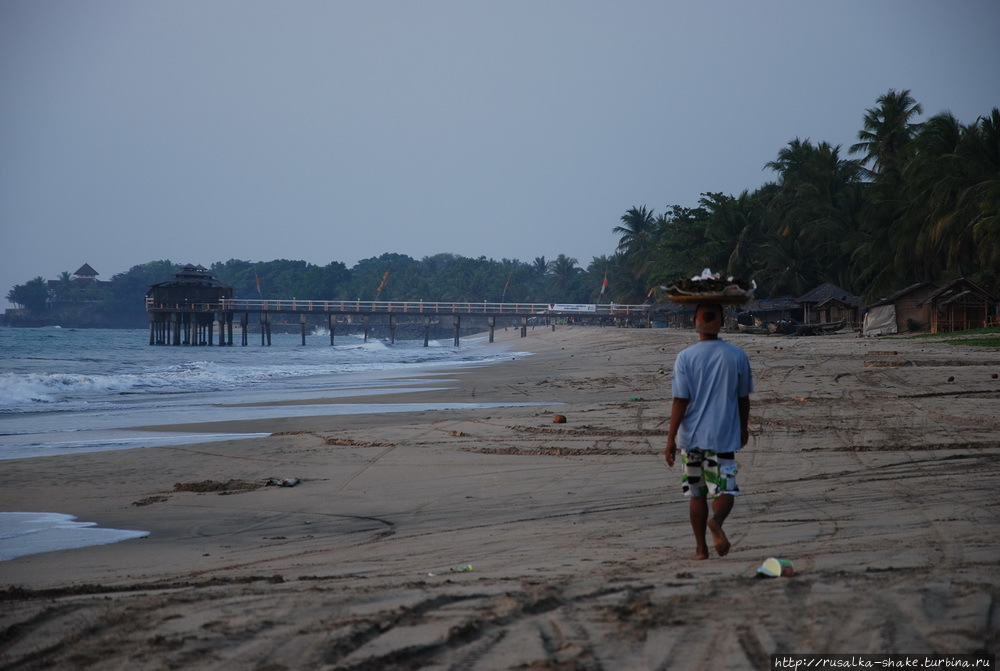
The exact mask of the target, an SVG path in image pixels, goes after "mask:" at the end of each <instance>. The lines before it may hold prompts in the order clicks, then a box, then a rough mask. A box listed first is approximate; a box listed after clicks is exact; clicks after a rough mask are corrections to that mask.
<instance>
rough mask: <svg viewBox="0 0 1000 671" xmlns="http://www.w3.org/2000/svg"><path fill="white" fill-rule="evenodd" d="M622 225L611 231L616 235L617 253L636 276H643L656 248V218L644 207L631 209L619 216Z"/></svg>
mask: <svg viewBox="0 0 1000 671" xmlns="http://www.w3.org/2000/svg"><path fill="white" fill-rule="evenodd" d="M621 222H622V224H621V225H620V226H615V227H614V228H613V229H611V232H612V233H615V234H617V235H618V236H620V237H619V239H618V251H619V252H620V253H622V254H623V255H624V256H625V258H626V260H627V262H628V264H629V267H630V268H631V269H632V270H633V272H636V273H637V274H644V271H645V269H646V267H647V266H648V265H649V263H650V258H651V256H652V254H653V251H654V250H655V248H656V238H657V236H656V231H657V224H656V217H655V216H654V214H653V211H652V210H647V209H646V206H645V205H643V206H641V207H631V208H629V210H628V211H627V212H626V213H625V214H623V215H622V216H621Z"/></svg>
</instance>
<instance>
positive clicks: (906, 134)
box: [850, 89, 923, 178]
mask: <svg viewBox="0 0 1000 671" xmlns="http://www.w3.org/2000/svg"><path fill="white" fill-rule="evenodd" d="M875 102H876V104H877V105H878V106H877V107H873V108H871V109H869V110H867V111H866V112H865V118H864V128H863V129H862V130H860V131H858V142H857V143H855V144H852V145H851V149H850V153H852V154H860V153H863V154H864V159H863V160H864V162H865V163H867V164H869V165H870V168H868V169H866V172H867V173H868V175H869V176H871V177H873V178H877V177H878V176H879V175H882V174H883V173H884V172H885V171H886V170H887V169H890V168H891V169H898V168H899V166H900V164H901V162H902V161H903V160H905V155H906V146H907V145H908V144H909V142H910V140H911V139H913V136H914V134H915V133H916V132H917V130H918V129H919V128H920V124H916V123H911V119H913V117H915V116H917V115H919V114H923V107H921V105H920V103H918V102H917V101H916V100H914V99H913V96H911V95H910V90H909V89H904V90H902V91H898V92H897V91H895V90H893V89H889V92H888V93H886V94H884V95H881V96H879V97H878V98H877V99H876V100H875Z"/></svg>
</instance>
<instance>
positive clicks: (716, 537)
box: [708, 519, 730, 557]
mask: <svg viewBox="0 0 1000 671" xmlns="http://www.w3.org/2000/svg"><path fill="white" fill-rule="evenodd" d="M708 530H709V531H711V532H712V544H713V545H714V546H715V551H716V552H718V553H719V556H720V557H725V556H726V555H727V554H729V547H730V545H729V539H728V538H726V532H725V531H723V530H722V527H721V526H719V523H718V522H716V521H715V520H714V519H711V520H709V521H708Z"/></svg>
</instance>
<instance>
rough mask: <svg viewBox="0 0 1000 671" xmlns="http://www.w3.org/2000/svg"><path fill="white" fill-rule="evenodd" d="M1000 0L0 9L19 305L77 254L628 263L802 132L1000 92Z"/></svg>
mask: <svg viewBox="0 0 1000 671" xmlns="http://www.w3.org/2000/svg"><path fill="white" fill-rule="evenodd" d="M998 73H1000V2H997V1H996V0H957V1H954V2H945V1H944V0H940V1H927V0H882V1H880V0H864V1H861V0H838V1H837V2H809V1H805V0H790V1H783V2H766V1H762V2H746V0H718V1H714V2H713V1H707V2H679V1H678V2H669V1H667V0H650V1H633V0H615V1H614V2H611V1H603V2H593V1H573V2H570V1H555V0H552V1H548V0H527V1H499V0H496V1H493V2H478V1H475V0H460V1H455V2H443V1H439V0H427V1H418V0H411V1H407V2H391V1H357V2H354V1H352V2H345V1H335V0H328V1H324V2H303V1H298V0H289V1H284V2H260V1H255V0H242V1H239V2H230V1H220V0H195V1H190V0H171V1H169V2H167V1H165V0H164V1H159V2H148V1H136V0H127V1H122V2H112V1H107V0H89V1H87V2H82V1H81V2H73V1H69V0H61V1H58V2H53V1H50V0H0V227H2V238H0V250H2V251H0V304H6V301H4V300H3V297H5V296H6V294H7V292H8V291H9V290H10V288H11V287H12V286H13V285H14V284H20V283H23V282H25V281H27V280H29V279H31V278H32V277H35V276H37V275H42V276H43V277H46V278H47V279H54V278H56V277H58V275H59V273H60V272H61V271H64V270H67V271H70V272H72V271H74V270H76V269H77V268H78V267H79V266H80V265H81V264H83V263H84V262H87V263H90V264H91V265H92V266H93V267H94V268H95V269H96V270H97V271H99V272H100V274H101V275H100V278H101V279H105V280H106V279H110V277H111V276H112V275H114V274H115V273H119V272H123V271H125V270H128V268H130V267H131V266H133V265H136V264H140V263H145V262H148V261H154V260H160V259H170V260H171V261H174V262H178V263H183V262H192V263H202V264H204V265H206V266H207V265H208V264H210V263H211V262H213V261H225V260H228V259H230V258H239V259H246V260H251V261H261V260H265V261H266V260H271V259H277V258H286V259H304V260H306V261H309V262H312V263H315V264H319V265H325V264H326V263H329V262H331V261H342V262H344V263H346V264H347V265H348V266H349V267H350V266H352V265H353V264H354V263H355V262H357V261H358V260H359V259H362V258H367V257H370V256H376V255H378V254H381V253H383V252H399V253H402V254H408V255H410V256H413V257H415V258H418V259H419V258H422V257H423V256H426V255H430V254H435V253H439V252H451V253H455V254H461V255H464V256H471V257H478V256H481V255H483V256H487V257H492V258H496V259H501V258H518V259H521V260H522V261H531V260H533V259H534V258H535V257H536V256H545V257H547V258H550V259H551V258H554V257H556V256H557V255H559V254H567V255H568V256H571V257H574V258H576V259H577V260H578V261H579V262H580V264H581V265H583V266H586V265H587V264H588V263H589V262H590V261H591V259H592V258H593V257H594V256H599V255H602V254H611V253H612V252H613V251H614V249H615V246H616V244H617V238H616V237H615V236H614V235H613V234H612V233H611V229H612V228H613V227H614V226H615V225H617V224H618V218H619V217H620V216H621V215H622V214H623V213H624V212H625V211H626V210H627V209H628V208H629V207H632V206H633V205H647V206H648V207H651V208H653V209H655V210H656V211H657V212H661V211H663V210H664V209H665V207H666V206H668V205H673V204H678V205H684V206H688V207H693V206H695V205H697V200H698V197H699V194H700V193H702V192H705V191H721V192H725V193H729V194H738V193H739V192H741V191H743V190H744V189H750V190H753V189H755V188H757V187H758V186H760V185H761V184H762V183H764V182H765V181H767V180H769V179H771V178H772V176H773V175H772V173H770V172H767V171H765V170H764V169H763V167H764V164H765V163H766V162H767V161H770V160H773V159H774V158H775V156H776V155H777V152H778V150H780V149H781V148H782V147H783V146H785V145H786V144H787V143H788V142H789V141H790V140H792V139H794V138H795V137H801V138H811V139H812V140H813V141H817V142H818V141H827V142H830V143H831V144H840V145H842V155H843V156H844V157H847V148H848V147H849V145H850V144H852V143H853V142H854V141H856V134H857V131H858V130H859V129H860V128H861V122H862V117H863V115H864V112H865V110H866V109H868V108H870V107H873V106H874V105H875V99H876V98H877V97H878V96H879V95H881V94H883V93H885V92H886V91H888V90H889V89H890V88H895V89H911V91H912V94H913V96H914V97H915V98H916V99H917V101H918V102H920V103H921V104H922V105H923V106H924V112H925V114H924V117H927V116H930V115H932V114H936V113H938V112H941V111H944V110H950V111H951V112H952V113H954V114H955V115H956V116H957V117H958V118H959V120H961V121H962V122H965V123H969V122H972V121H974V120H975V119H976V117H978V116H980V115H984V114H988V113H989V111H990V110H991V109H992V108H993V107H996V106H1000V74H998Z"/></svg>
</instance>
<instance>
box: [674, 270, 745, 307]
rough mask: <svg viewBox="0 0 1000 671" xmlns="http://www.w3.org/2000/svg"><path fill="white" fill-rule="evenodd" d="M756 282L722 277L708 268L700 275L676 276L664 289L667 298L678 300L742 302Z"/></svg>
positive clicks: (685, 301)
mask: <svg viewBox="0 0 1000 671" xmlns="http://www.w3.org/2000/svg"><path fill="white" fill-rule="evenodd" d="M756 288H757V284H756V282H753V281H750V282H747V281H746V280H744V279H740V278H738V277H732V276H730V277H727V278H726V279H723V278H722V275H720V274H719V273H713V272H712V271H711V270H709V269H708V268H705V269H704V270H703V271H701V275H696V276H694V277H691V278H688V277H678V278H677V279H674V280H672V281H671V282H670V284H669V285H668V286H666V287H664V289H666V291H667V298H669V299H670V300H673V301H678V302H684V303H687V302H694V301H704V302H725V303H744V302H746V301H748V300H750V299H751V298H753V292H754V289H756Z"/></svg>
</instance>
